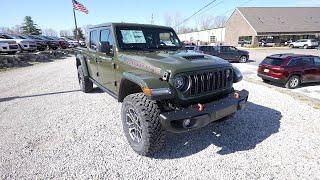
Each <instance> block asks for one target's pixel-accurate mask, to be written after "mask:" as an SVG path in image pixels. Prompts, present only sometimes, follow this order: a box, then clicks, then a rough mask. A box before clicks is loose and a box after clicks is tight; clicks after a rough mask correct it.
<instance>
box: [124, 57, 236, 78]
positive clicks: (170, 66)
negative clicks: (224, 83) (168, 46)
mask: <svg viewBox="0 0 320 180" xmlns="http://www.w3.org/2000/svg"><path fill="white" fill-rule="evenodd" d="M120 58H121V59H122V61H124V62H125V63H127V64H130V65H131V66H134V67H136V68H139V69H143V70H146V71H149V72H152V73H156V74H159V75H162V74H163V73H164V72H170V73H171V74H179V73H182V72H191V71H201V70H207V69H214V68H219V67H228V66H230V67H231V65H230V63H229V62H228V61H226V60H223V59H221V58H219V57H215V56H210V55H206V54H201V53H195V52H187V51H177V52H137V53H123V54H120Z"/></svg>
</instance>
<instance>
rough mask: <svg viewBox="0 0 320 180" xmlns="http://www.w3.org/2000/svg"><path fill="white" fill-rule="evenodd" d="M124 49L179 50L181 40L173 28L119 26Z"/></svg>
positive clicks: (118, 32)
mask: <svg viewBox="0 0 320 180" xmlns="http://www.w3.org/2000/svg"><path fill="white" fill-rule="evenodd" d="M116 34H117V38H118V43H119V47H120V49H122V50H160V49H167V50H177V49H179V48H181V42H180V40H179V39H178V37H177V35H176V34H175V32H174V31H173V30H172V29H165V28H157V27H117V28H116Z"/></svg>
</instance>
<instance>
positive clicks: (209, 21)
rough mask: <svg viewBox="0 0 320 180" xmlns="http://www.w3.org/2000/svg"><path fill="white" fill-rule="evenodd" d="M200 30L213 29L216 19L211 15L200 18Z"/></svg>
mask: <svg viewBox="0 0 320 180" xmlns="http://www.w3.org/2000/svg"><path fill="white" fill-rule="evenodd" d="M199 21H200V22H199V23H200V30H207V29H211V28H213V22H214V17H213V16H210V15H203V16H202V17H200V20H199Z"/></svg>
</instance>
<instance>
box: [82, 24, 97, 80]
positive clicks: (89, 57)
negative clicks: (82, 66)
mask: <svg viewBox="0 0 320 180" xmlns="http://www.w3.org/2000/svg"><path fill="white" fill-rule="evenodd" d="M97 43H98V32H97V30H91V31H90V39H89V47H88V50H87V51H85V52H84V53H85V56H86V62H87V67H88V71H89V75H90V77H91V78H92V79H94V80H95V81H99V78H98V76H99V74H98V69H97V59H96V52H97Z"/></svg>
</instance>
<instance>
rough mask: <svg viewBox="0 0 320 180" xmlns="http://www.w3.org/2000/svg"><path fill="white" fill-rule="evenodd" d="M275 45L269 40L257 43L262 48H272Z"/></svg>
mask: <svg viewBox="0 0 320 180" xmlns="http://www.w3.org/2000/svg"><path fill="white" fill-rule="evenodd" d="M275 45H276V43H275V42H273V41H272V40H270V39H261V40H260V42H259V46H262V47H274V46H275Z"/></svg>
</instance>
